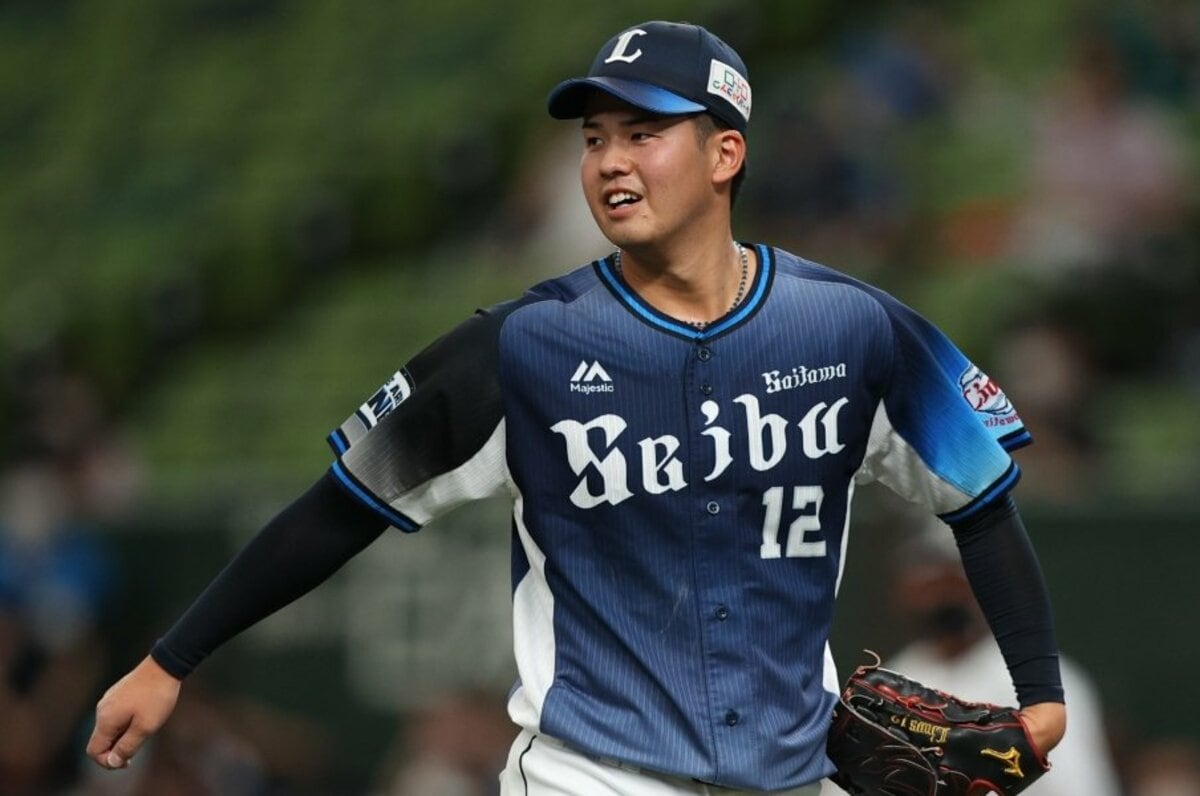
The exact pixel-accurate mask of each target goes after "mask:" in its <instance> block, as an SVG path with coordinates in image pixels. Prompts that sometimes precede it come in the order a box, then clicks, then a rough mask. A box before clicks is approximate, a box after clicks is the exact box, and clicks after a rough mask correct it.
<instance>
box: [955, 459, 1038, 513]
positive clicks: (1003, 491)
mask: <svg viewBox="0 0 1200 796" xmlns="http://www.w3.org/2000/svg"><path fill="white" fill-rule="evenodd" d="M1019 480H1021V468H1020V467H1018V466H1017V463H1016V462H1012V463H1010V464H1009V466H1008V469H1007V470H1005V471H1004V474H1003V475H1001V476H1000V477H999V478H997V479H996V480H995V481H993V482H992V484H991V486H989V487H988V488H987V489H985V490H983V492H981V493H980V494H979V496H978V497H976V498H975V499H974V500H972V501H971V502H970V503H968V504H967V505H965V506H963V507H962V508H961V509H957V510H956V511H951V512H947V513H946V514H939V515H938V519H940V520H941V521H942V522H944V523H946V524H947V525H949V524H951V523H956V522H962V521H964V520H968V519H970V518H971V517H973V516H974V515H975V514H977V513H978V512H980V511H981V510H983V509H984V508H986V507H987V506H989V505H991V504H992V503H994V502H995V501H996V500H997V499H999V498H1002V497H1004V496H1005V495H1007V494H1008V493H1009V492H1010V491H1012V488H1013V487H1014V486H1016V485H1017V481H1019Z"/></svg>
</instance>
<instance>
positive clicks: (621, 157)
mask: <svg viewBox="0 0 1200 796" xmlns="http://www.w3.org/2000/svg"><path fill="white" fill-rule="evenodd" d="M632 168H633V160H632V158H630V156H629V150H628V149H626V148H625V147H623V146H621V145H620V144H616V143H614V144H611V145H609V146H606V147H605V148H604V152H603V154H602V155H601V156H600V176H602V177H604V178H605V179H611V178H613V177H619V176H621V175H622V174H628V173H629V172H630V171H631V170H632Z"/></svg>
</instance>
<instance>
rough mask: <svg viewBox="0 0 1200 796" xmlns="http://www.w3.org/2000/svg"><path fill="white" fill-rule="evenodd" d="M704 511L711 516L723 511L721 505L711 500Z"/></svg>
mask: <svg viewBox="0 0 1200 796" xmlns="http://www.w3.org/2000/svg"><path fill="white" fill-rule="evenodd" d="M704 510H705V511H707V512H708V513H709V514H717V513H719V512H720V511H721V504H720V503H718V502H717V501H715V500H710V501H708V505H707V506H705V507H704Z"/></svg>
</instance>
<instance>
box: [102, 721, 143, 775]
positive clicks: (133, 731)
mask: <svg viewBox="0 0 1200 796" xmlns="http://www.w3.org/2000/svg"><path fill="white" fill-rule="evenodd" d="M149 735H150V731H149V730H147V729H144V728H141V727H139V726H138V724H137V722H134V723H132V724H130V725H129V728H128V729H126V730H125V734H124V735H122V736H121V737H120V738H118V739H117V742H116V743H115V744H113V747H112V750H111V751H109V753H108V754H107V755H105V758H104V764H105V765H106V766H108V767H109V768H124V767H125V766H127V765H129V761H130V760H132V759H133V756H134V755H135V754H137V751H138V749H141V748H142V744H143V743H144V742H145V740H146V737H147V736H149Z"/></svg>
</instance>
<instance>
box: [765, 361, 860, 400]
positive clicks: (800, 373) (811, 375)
mask: <svg viewBox="0 0 1200 796" xmlns="http://www.w3.org/2000/svg"><path fill="white" fill-rule="evenodd" d="M762 377H763V382H764V383H765V384H766V385H767V393H768V394H770V393H776V392H782V391H783V390H794V389H796V388H797V387H804V386H807V385H809V384H820V383H821V382H823V381H833V380H834V379H844V378H846V363H845V362H839V363H837V364H836V365H826V366H825V367H823V368H809V367H805V366H804V365H800V366H799V367H795V368H792V371H791V373H781V372H780V371H778V370H769V371H767V372H766V373H764V374H762Z"/></svg>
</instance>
